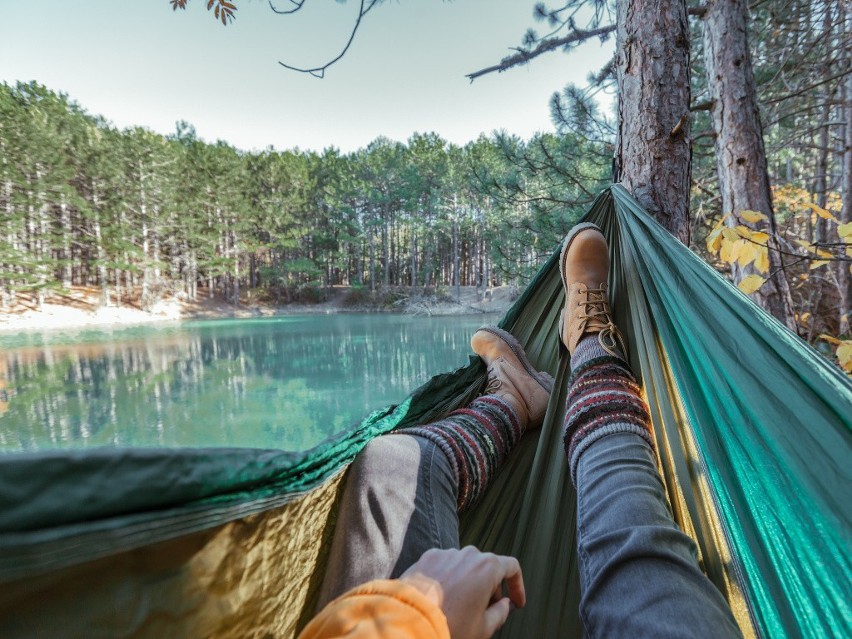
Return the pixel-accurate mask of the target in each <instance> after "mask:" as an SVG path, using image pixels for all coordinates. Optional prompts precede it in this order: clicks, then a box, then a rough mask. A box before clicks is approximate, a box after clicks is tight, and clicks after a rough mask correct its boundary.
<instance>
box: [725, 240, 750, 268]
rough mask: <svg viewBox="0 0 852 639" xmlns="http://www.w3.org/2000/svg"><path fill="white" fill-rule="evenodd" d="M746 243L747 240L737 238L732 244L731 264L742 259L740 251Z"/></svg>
mask: <svg viewBox="0 0 852 639" xmlns="http://www.w3.org/2000/svg"><path fill="white" fill-rule="evenodd" d="M745 243H746V241H745V240H737V241H736V242H734V243H733V244H732V245H731V252H730V254H729V256H728V257H729V261H730V263H731V264H734V263H735V262H736V261H737V260H739V259H740V253H741V252H742V250H743V245H744V244H745Z"/></svg>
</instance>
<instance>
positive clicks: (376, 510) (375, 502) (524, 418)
mask: <svg viewBox="0 0 852 639" xmlns="http://www.w3.org/2000/svg"><path fill="white" fill-rule="evenodd" d="M471 346H472V348H473V350H474V352H475V353H477V354H478V355H480V356H481V357H482V358H483V360H484V361H485V363H486V365H487V366H488V383H487V385H486V390H485V393H486V394H485V395H484V396H482V397H479V398H477V399H475V400H474V401H473V402H472V403H471V404H470V405H469V406H467V407H466V408H463V409H459V410H456V411H453V412H452V413H450V414H449V415H447V416H446V417H445V418H443V419H441V420H439V421H437V422H434V423H431V424H425V425H421V426H415V427H412V428H406V429H402V430H399V431H396V432H395V433H391V434H388V435H384V436H382V437H378V438H376V439H375V440H373V441H371V442H370V443H369V444H368V445H367V447H366V448H365V449H364V450H363V451H362V452H361V454H360V455H358V457H357V458H356V460H355V461H354V462H353V465H352V468H351V469H350V471H349V472H350V475H349V477H348V478H347V484H346V487H345V489H344V495H343V498H342V503H341V506H340V512H339V516H338V520H337V524H336V528H335V535H334V538H333V541H332V546H331V551H330V557H329V562H328V570H327V573H326V575H325V578H324V580H323V585H322V587H321V592H320V601H319V605H320V606H323V605H324V604H325V603H327V602H329V601H331V600H332V599H334V598H335V597H337V596H339V595H341V594H343V593H344V592H346V591H347V590H349V589H351V588H353V587H355V586H358V585H361V584H363V583H365V582H367V581H371V580H373V579H385V578H394V577H397V576H399V575H400V574H402V573H403V572H405V570H406V569H407V568H408V567H409V566H411V565H412V564H413V563H415V562H416V561H417V560H418V559H419V558H420V556H421V555H422V554H423V553H424V552H426V551H427V550H429V549H431V548H457V547H458V545H459V541H458V513H459V512H461V511H463V510H464V509H466V508H467V507H469V506H470V505H471V504H473V503H474V502H475V501H476V500H477V499H478V498H479V497H480V496H481V495H482V493H483V492H484V491H485V489H486V487H487V486H488V484H489V482H490V479H491V478H492V477H493V476H494V474H495V473H496V472H497V470H498V469H499V468H500V466H501V465H502V463H503V461H504V460H505V459H506V457H507V456H508V454H509V453H510V452H511V450H512V449H513V448H514V447H515V445H516V444H517V443H518V441H519V440H520V438H521V436H522V435H523V434H524V432H525V430H526V429H527V428H528V427H537V426H539V425H540V424H541V421H542V419H543V418H544V412H545V410H546V408H547V402H548V399H549V396H550V390H551V388H552V383H553V380H552V378H550V376H549V375H546V374H543V373H539V372H538V371H535V369H533V368H532V365H531V364H530V362H529V361H528V360H527V359H526V356H525V355H524V353H523V350H522V349H521V346H520V344H518V342H517V341H516V340H515V339H514V338H513V337H512V336H511V335H509V334H508V333H505V332H503V331H500V330H498V329H492V328H489V329H482V330H480V331H477V333H476V334H474V336H473V339H472V340H471Z"/></svg>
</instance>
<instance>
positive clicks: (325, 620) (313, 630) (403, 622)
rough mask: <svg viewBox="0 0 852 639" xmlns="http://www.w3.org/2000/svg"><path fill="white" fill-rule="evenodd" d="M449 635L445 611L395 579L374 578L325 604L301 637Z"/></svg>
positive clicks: (439, 638) (433, 638)
mask: <svg viewBox="0 0 852 639" xmlns="http://www.w3.org/2000/svg"><path fill="white" fill-rule="evenodd" d="M337 637H347V638H351V639H450V630H449V628H448V627H447V619H446V617H444V613H443V612H442V611H441V609H440V608H438V607H437V606H436V605H435V604H434V603H432V602H431V601H430V600H429V599H428V598H427V597H426V595H424V594H423V593H421V592H420V591H419V590H417V589H416V588H414V587H413V586H409V585H408V584H405V583H402V582H400V581H397V580H395V579H388V580H377V581H371V582H369V583H366V584H364V585H363V586H359V587H358V588H354V589H352V590H350V591H349V592H347V593H346V594H345V595H343V596H342V597H339V598H337V599H335V600H334V601H332V602H331V603H330V604H328V605H327V606H326V607H325V608H323V609H322V610H321V611H320V613H319V614H318V615H317V616H316V617H314V619H313V620H312V621H311V623H309V624H308V625H307V627H306V628H305V629H304V630H303V631H302V633H301V634H300V635H299V639H332V638H337Z"/></svg>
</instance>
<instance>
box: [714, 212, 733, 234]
mask: <svg viewBox="0 0 852 639" xmlns="http://www.w3.org/2000/svg"><path fill="white" fill-rule="evenodd" d="M729 217H731V214H730V213H728V214H727V215H726V216H724V217H723V218H722V219H721V220H719V221H718V222H716V226H714V227H713V230H714V231H715V230H716V229H720V228H722V225H723V224H724V223H725V220H727V219H728V218H729Z"/></svg>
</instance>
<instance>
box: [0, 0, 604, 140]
mask: <svg viewBox="0 0 852 639" xmlns="http://www.w3.org/2000/svg"><path fill="white" fill-rule="evenodd" d="M281 2H282V4H283V3H284V2H285V0H281ZM206 4H207V3H206V2H204V0H190V3H189V7H188V8H187V10H186V11H178V12H172V10H171V7H170V5H169V2H168V0H135V1H133V0H86V1H85V2H69V1H68V0H0V16H1V17H0V81H6V82H10V83H13V82H15V81H17V80H23V81H29V80H36V81H38V82H40V83H42V84H45V85H47V86H48V87H49V88H51V89H54V90H57V91H63V92H65V93H67V94H69V95H70V97H71V98H73V99H74V100H76V101H77V102H78V103H80V104H81V105H82V106H83V107H84V108H86V109H87V110H88V111H89V112H91V113H97V114H101V115H103V116H105V117H106V118H107V119H109V120H111V121H112V122H113V123H114V124H116V125H117V126H119V127H125V126H131V125H142V126H145V127H148V128H150V129H153V130H155V131H158V132H161V133H171V132H173V131H174V125H175V122H176V121H177V120H187V121H189V122H191V123H192V124H193V125H195V127H196V129H197V130H198V133H199V135H201V137H203V138H205V139H207V140H209V141H213V140H216V139H224V140H227V141H228V142H230V143H231V144H233V145H235V146H237V147H239V148H241V149H245V150H251V149H262V148H264V147H266V146H269V145H272V146H274V147H275V148H278V149H287V148H293V147H299V148H301V149H315V150H319V149H322V148H325V147H328V146H337V147H339V148H341V149H342V150H344V151H351V150H354V149H356V148H359V147H362V146H365V145H366V144H368V143H369V142H370V141H371V140H373V139H374V138H376V137H377V136H379V135H385V136H387V137H390V138H392V139H396V140H405V139H407V138H408V137H409V136H410V135H411V134H412V133H413V132H415V131H436V132H438V133H439V134H441V135H442V136H444V137H445V138H447V139H449V140H451V141H453V142H456V143H459V144H463V143H465V142H467V141H468V140H472V139H475V138H476V137H477V136H478V135H479V134H480V133H482V132H485V133H490V132H491V131H492V130H495V129H504V130H506V131H508V132H509V133H513V134H517V135H520V136H522V137H524V138H528V137H529V136H530V135H532V134H533V133H534V132H535V131H550V130H552V129H553V127H552V125H551V123H550V117H549V112H548V106H547V103H548V99H549V97H550V95H551V94H552V93H553V92H554V91H556V90H559V89H561V88H562V87H563V86H564V85H565V83H566V82H569V81H572V82H576V83H580V84H585V78H586V76H587V75H588V73H589V72H593V71H598V70H599V69H600V68H601V67H602V66H603V64H604V63H605V62H606V61H607V59H608V58H609V57H610V55H611V52H612V50H613V43H612V42H607V43H606V44H604V45H603V46H601V45H600V43H598V42H597V41H594V42H591V43H587V44H585V45H584V46H583V48H581V49H580V50H578V51H576V52H574V53H572V54H569V55H565V54H562V53H559V52H556V53H551V54H547V55H545V56H542V57H540V58H538V59H537V60H535V61H534V62H533V63H532V64H530V65H527V66H526V67H521V68H517V69H513V70H510V71H508V72H506V73H502V74H495V75H491V76H487V77H484V78H481V79H479V80H477V81H476V82H474V83H473V84H470V83H469V82H468V80H467V79H466V78H465V77H464V75H465V73H469V72H471V71H475V70H478V69H480V68H482V67H484V66H488V65H490V64H493V63H495V62H497V61H498V60H499V59H500V58H502V57H504V56H505V55H507V54H508V53H510V51H509V48H510V47H512V46H515V45H517V44H518V43H519V42H520V39H521V36H522V35H523V33H524V31H525V29H526V28H527V27H529V26H535V25H534V24H533V19H532V7H533V4H534V1H533V0H454V2H451V3H447V2H441V1H440V0H399V1H398V2H397V1H394V0H390V1H388V2H385V3H384V4H382V5H380V6H378V7H376V8H375V9H373V11H372V12H371V13H370V14H368V15H367V16H366V17H365V18H364V21H363V22H362V26H361V30H360V31H359V33H358V35H357V36H356V39H355V42H354V43H353V46H352V48H351V49H350V50H349V53H348V54H347V55H346V57H345V58H344V59H343V60H341V61H340V62H338V63H337V64H336V65H334V66H332V67H331V68H330V69H329V70H328V72H327V74H326V77H325V79H322V80H318V79H316V78H313V77H310V76H308V75H305V74H297V73H293V72H291V71H287V70H285V69H283V68H282V67H280V66H279V65H278V62H277V61H278V60H283V61H285V62H288V63H290V64H294V65H297V66H298V65H308V66H314V65H319V64H322V63H323V62H325V61H327V60H328V59H330V58H331V57H334V55H336V54H337V53H338V52H339V50H340V49H341V48H342V46H343V45H344V44H345V41H346V39H347V37H348V33H349V30H350V29H351V27H352V25H353V21H354V19H355V16H356V15H357V11H358V7H359V2H358V0H348V1H347V2H345V3H342V4H341V3H337V2H334V1H332V0H307V3H306V5H305V8H304V9H303V10H302V11H301V12H300V13H298V14H295V15H292V16H277V15H275V14H273V13H272V12H271V11H270V10H269V8H268V5H267V3H266V2H265V1H261V0H240V1H239V2H238V3H237V6H238V7H239V11H238V12H237V19H236V21H235V22H234V23H233V24H231V25H229V26H228V27H223V26H222V25H221V24H219V23H217V22H216V21H214V19H213V17H212V15H209V14H208V12H207V10H206Z"/></svg>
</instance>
